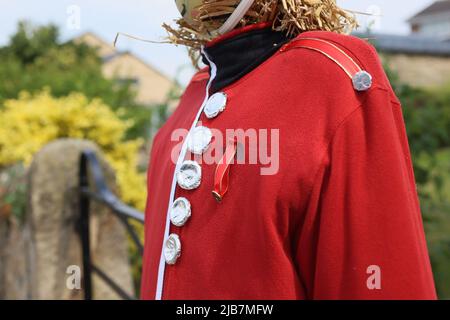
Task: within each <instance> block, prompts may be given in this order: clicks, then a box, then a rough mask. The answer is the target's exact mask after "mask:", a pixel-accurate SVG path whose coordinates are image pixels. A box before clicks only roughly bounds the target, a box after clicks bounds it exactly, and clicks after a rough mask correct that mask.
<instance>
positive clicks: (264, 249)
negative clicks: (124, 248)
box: [142, 31, 436, 299]
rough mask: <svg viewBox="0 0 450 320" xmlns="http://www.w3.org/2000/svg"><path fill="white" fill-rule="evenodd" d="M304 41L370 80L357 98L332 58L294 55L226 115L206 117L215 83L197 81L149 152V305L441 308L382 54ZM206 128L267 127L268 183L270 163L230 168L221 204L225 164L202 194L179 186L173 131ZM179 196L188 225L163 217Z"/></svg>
mask: <svg viewBox="0 0 450 320" xmlns="http://www.w3.org/2000/svg"><path fill="white" fill-rule="evenodd" d="M240 32H244V31H238V32H234V35H235V34H239V33H240ZM302 37H303V38H306V37H313V38H318V39H323V40H327V41H329V42H331V43H333V44H334V45H336V46H337V47H339V48H340V49H341V50H343V52H345V53H346V54H348V55H349V56H350V57H351V58H352V59H353V60H354V61H355V62H356V63H358V64H359V65H360V66H361V67H362V68H363V69H364V70H366V71H367V72H369V73H370V74H371V75H372V77H373V83H372V86H371V88H370V89H369V90H367V91H364V92H358V91H355V89H354V88H353V85H352V82H351V81H350V79H349V77H348V76H347V75H346V74H345V72H343V70H342V69H341V68H339V66H338V65H337V64H336V62H335V61H333V60H332V59H330V58H329V57H326V56H324V55H323V54H320V53H318V52H315V51H312V50H306V49H302V48H298V47H296V46H292V45H291V46H290V45H289V44H287V45H285V46H283V47H282V48H281V49H280V50H278V51H277V52H276V53H275V54H273V55H272V56H271V57H270V58H268V59H267V60H266V61H264V62H263V63H262V64H260V65H259V66H258V67H257V68H256V69H254V70H253V71H251V72H249V73H247V74H246V75H244V76H243V77H241V78H239V79H238V80H236V81H235V82H234V83H232V84H230V85H227V86H226V87H225V88H223V89H221V90H220V91H222V92H224V93H225V94H226V95H227V98H228V99H227V104H226V108H225V110H223V112H221V113H220V114H219V115H218V116H217V117H215V118H213V119H208V118H207V117H206V116H205V114H204V113H199V108H200V106H201V105H202V104H203V103H204V101H205V92H207V91H208V90H207V83H208V79H209V78H210V75H209V73H208V70H203V71H201V72H199V73H198V74H196V75H195V76H194V78H193V79H192V81H191V82H190V84H189V85H188V87H187V89H186V92H185V93H184V95H183V96H182V98H181V102H180V104H179V107H178V108H177V109H176V111H175V112H174V114H173V115H172V116H171V117H170V119H169V120H168V122H167V123H166V124H165V125H164V127H163V128H162V129H161V130H160V131H159V133H158V134H157V136H156V138H155V141H154V145H153V149H152V153H151V160H150V165H149V171H148V195H149V196H148V203H147V209H146V226H145V253H144V261H143V279H142V297H143V298H144V299H155V298H156V299H435V298H436V295H435V288H434V283H433V278H432V272H431V268H430V262H429V257H428V252H427V247H426V242H425V236H424V231H423V225H422V219H421V213H420V208H419V202H418V198H417V193H416V186H415V182H414V174H413V170H412V165H411V159H410V151H409V147H408V141H407V136H406V133H405V128H404V123H403V118H402V110H401V106H400V103H399V101H398V99H397V98H396V96H395V94H394V92H393V90H392V88H391V86H390V84H389V81H388V79H387V77H386V75H385V73H384V71H383V68H382V66H381V64H380V61H379V58H378V56H377V53H376V51H375V49H374V48H373V47H372V46H371V45H369V44H368V43H367V42H366V41H363V40H360V39H357V38H355V37H352V36H344V35H338V34H335V33H329V32H306V33H304V34H302V35H300V36H298V39H301V38H302ZM218 41H220V39H219V40H218ZM215 42H217V41H215ZM211 69H212V70H211V72H210V73H211V74H212V76H214V73H216V72H217V70H214V67H212V68H211ZM207 98H208V97H206V99H207ZM197 115H200V118H199V121H200V122H197V121H196V117H197ZM200 123H201V125H202V126H205V127H208V128H211V129H215V130H219V131H220V132H225V131H226V130H227V129H244V130H248V129H251V130H253V129H257V130H259V129H267V130H268V132H269V134H268V135H269V138H268V139H267V140H268V143H269V147H270V148H269V149H270V150H271V151H274V150H275V151H276V149H277V148H278V149H279V151H278V153H279V155H278V159H279V160H278V161H279V164H278V170H277V173H276V174H271V175H262V174H261V168H264V167H268V165H267V163H266V164H263V163H257V164H249V163H248V164H232V165H231V166H230V171H229V189H228V193H227V194H226V195H225V196H224V198H223V201H222V202H221V203H218V202H217V201H216V200H215V198H214V197H213V196H212V194H211V191H212V190H213V187H214V177H215V170H216V167H217V164H205V163H202V164H200V166H201V170H202V174H201V184H200V186H199V187H198V188H196V189H194V190H184V189H182V188H180V187H179V186H178V185H177V184H176V183H175V181H176V179H174V175H175V174H176V172H175V171H176V163H175V162H174V161H173V160H171V159H172V158H174V154H175V161H176V160H177V157H176V155H177V152H179V151H180V141H181V139H180V137H179V136H177V135H175V136H174V135H173V133H174V132H176V130H177V129H180V128H183V129H190V128H191V127H196V126H198V125H200ZM271 129H277V130H279V131H278V132H279V137H278V140H277V142H276V145H275V142H272V140H271V139H270V135H271V132H275V131H271ZM219 143H221V144H223V145H224V146H225V144H226V141H225V140H224V141H219ZM185 157H186V159H188V158H189V159H193V160H196V161H198V160H199V157H198V156H196V157H193V155H192V154H190V153H189V152H187V154H186V156H185ZM178 197H184V198H186V199H188V200H189V202H190V204H191V210H192V216H191V217H190V218H189V220H188V221H187V223H186V224H185V225H184V226H182V227H176V226H174V225H173V224H172V223H170V220H169V218H168V210H169V208H170V206H171V205H172V203H173V201H174V199H177V198H178ZM169 234H176V235H178V237H179V239H180V243H181V255H180V256H179V258H178V259H177V260H176V262H175V263H174V264H173V265H168V264H167V263H166V262H165V260H164V254H163V250H162V249H163V246H164V242H165V240H166V238H167V236H168V235H169Z"/></svg>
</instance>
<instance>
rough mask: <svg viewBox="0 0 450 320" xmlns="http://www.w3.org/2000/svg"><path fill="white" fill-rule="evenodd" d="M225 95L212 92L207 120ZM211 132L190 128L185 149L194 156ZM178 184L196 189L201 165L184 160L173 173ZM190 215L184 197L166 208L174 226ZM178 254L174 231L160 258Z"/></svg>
mask: <svg viewBox="0 0 450 320" xmlns="http://www.w3.org/2000/svg"><path fill="white" fill-rule="evenodd" d="M226 105H227V95H226V94H225V93H223V92H219V93H215V94H213V95H212V96H211V97H210V98H209V99H208V102H207V103H206V105H205V108H204V110H203V112H204V113H205V116H206V117H207V118H208V119H213V118H215V117H217V116H218V115H219V114H220V113H221V112H223V111H224V110H225V107H226ZM212 138H213V135H212V132H211V130H210V129H209V128H207V127H203V126H199V127H196V128H194V129H193V130H192V131H191V132H190V133H189V136H188V137H187V139H188V140H187V147H188V150H189V151H190V152H191V153H193V154H196V155H201V154H203V153H204V152H205V151H206V150H207V149H208V147H209V145H210V144H211V141H212ZM176 178H177V183H178V186H179V187H180V188H182V189H184V190H194V189H197V188H198V187H199V186H200V184H201V181H202V168H201V167H200V165H199V164H198V163H197V162H195V161H191V160H185V161H184V162H183V163H182V164H181V167H180V169H179V171H178V172H177V173H176ZM191 215H192V209H191V203H190V202H189V200H188V199H186V198H184V197H180V198H177V199H176V200H175V201H174V202H173V204H172V208H171V209H170V221H171V222H172V224H173V225H174V226H177V227H182V226H184V225H185V224H186V222H187V221H188V220H189V218H190V217H191ZM180 256H181V240H180V237H179V236H178V235H177V234H174V233H172V234H170V235H169V237H168V238H167V240H166V242H165V243H164V258H165V260H166V263H167V264H170V265H173V264H175V263H176V262H177V260H178V258H179V257H180Z"/></svg>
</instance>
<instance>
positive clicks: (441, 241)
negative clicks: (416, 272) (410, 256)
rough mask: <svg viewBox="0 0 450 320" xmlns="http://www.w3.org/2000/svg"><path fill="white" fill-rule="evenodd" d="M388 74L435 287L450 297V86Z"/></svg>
mask: <svg viewBox="0 0 450 320" xmlns="http://www.w3.org/2000/svg"><path fill="white" fill-rule="evenodd" d="M388 75H389V77H390V79H391V82H392V84H393V87H394V90H395V91H396V93H397V96H398V97H399V99H400V101H401V102H402V105H403V113H404V118H405V123H406V129H407V132H408V138H409V144H410V149H411V153H412V160H413V165H414V172H415V176H416V183H417V188H418V192H419V197H420V202H421V208H422V215H423V219H424V224H425V232H426V235H427V241H428V249H429V252H430V258H431V263H432V266H433V273H434V277H435V282H436V288H437V291H438V294H439V297H440V298H441V299H450V86H443V87H441V88H435V89H421V88H413V87H411V86H408V85H405V84H401V83H400V82H399V81H398V78H397V76H396V75H395V74H394V73H393V72H391V71H390V70H388Z"/></svg>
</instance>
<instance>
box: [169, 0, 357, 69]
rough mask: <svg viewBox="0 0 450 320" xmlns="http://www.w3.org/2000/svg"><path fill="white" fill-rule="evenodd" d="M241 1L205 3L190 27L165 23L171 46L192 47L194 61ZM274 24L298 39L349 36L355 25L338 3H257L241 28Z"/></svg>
mask: <svg viewBox="0 0 450 320" xmlns="http://www.w3.org/2000/svg"><path fill="white" fill-rule="evenodd" d="M239 3H240V0H204V1H203V4H202V5H200V6H199V7H198V8H196V9H197V10H198V12H199V14H198V17H197V18H196V19H195V20H194V22H193V23H191V24H188V23H187V22H186V21H185V20H184V19H179V20H176V27H171V26H169V25H168V24H163V27H164V28H165V29H166V30H167V32H168V40H169V41H170V42H171V43H174V44H179V45H185V46H187V47H189V48H190V50H189V51H190V55H191V58H192V59H193V62H195V60H196V56H197V55H198V54H197V51H198V49H200V47H201V46H202V45H203V44H205V43H206V42H208V41H210V40H212V39H213V38H214V37H216V36H217V35H215V34H214V33H213V32H214V31H215V30H217V29H218V28H219V27H220V26H221V25H222V24H223V23H224V22H225V20H226V19H227V18H228V17H229V16H230V14H231V13H232V12H233V11H234V9H235V8H236V7H237V5H238V4H239ZM260 22H271V23H272V29H273V30H275V31H282V32H285V33H286V34H287V35H288V36H289V37H295V36H297V35H298V34H300V33H302V32H304V31H313V30H324V31H333V32H337V33H350V32H351V31H352V30H353V29H354V28H355V27H356V26H357V23H356V20H355V18H354V15H353V14H352V13H351V12H349V11H346V10H344V9H341V8H339V7H338V6H337V4H336V0H255V3H254V4H253V6H252V7H251V8H250V10H249V12H247V14H246V16H245V17H244V18H243V19H242V20H241V22H240V24H239V25H238V27H242V26H246V25H250V24H255V23H260Z"/></svg>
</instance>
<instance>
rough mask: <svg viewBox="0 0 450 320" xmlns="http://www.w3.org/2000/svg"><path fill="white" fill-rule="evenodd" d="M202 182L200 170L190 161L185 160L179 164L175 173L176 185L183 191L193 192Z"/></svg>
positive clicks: (195, 163) (197, 165)
mask: <svg viewBox="0 0 450 320" xmlns="http://www.w3.org/2000/svg"><path fill="white" fill-rule="evenodd" d="M201 180H202V168H200V165H199V164H198V163H197V162H195V161H191V160H186V161H184V162H183V163H182V164H181V167H180V169H179V171H178V173H177V182H178V185H179V186H180V187H181V188H183V189H185V190H193V189H196V188H198V187H199V186H200V183H201Z"/></svg>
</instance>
